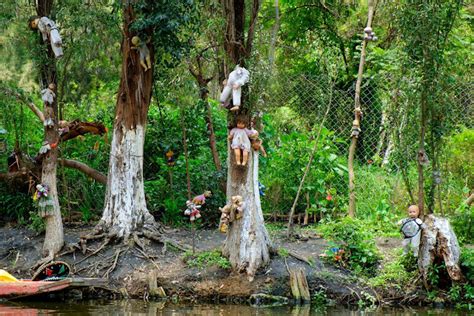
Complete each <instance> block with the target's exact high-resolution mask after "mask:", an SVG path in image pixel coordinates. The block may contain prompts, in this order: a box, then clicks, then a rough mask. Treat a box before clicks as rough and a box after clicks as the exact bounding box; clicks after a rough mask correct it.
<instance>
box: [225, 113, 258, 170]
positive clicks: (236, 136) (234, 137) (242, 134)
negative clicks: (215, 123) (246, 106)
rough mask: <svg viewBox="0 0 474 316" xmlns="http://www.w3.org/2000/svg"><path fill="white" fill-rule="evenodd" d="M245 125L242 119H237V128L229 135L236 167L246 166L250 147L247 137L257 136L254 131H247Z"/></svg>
mask: <svg viewBox="0 0 474 316" xmlns="http://www.w3.org/2000/svg"><path fill="white" fill-rule="evenodd" d="M246 125H247V124H246V123H245V120H244V119H243V118H241V117H240V118H237V126H236V127H234V128H233V129H232V130H231V131H230V133H229V140H230V141H231V145H230V147H231V148H232V149H233V150H234V154H235V160H236V164H237V166H245V165H247V161H248V158H249V152H250V146H251V144H250V139H249V137H253V135H255V134H257V136H258V133H257V131H256V130H254V129H248V128H246Z"/></svg>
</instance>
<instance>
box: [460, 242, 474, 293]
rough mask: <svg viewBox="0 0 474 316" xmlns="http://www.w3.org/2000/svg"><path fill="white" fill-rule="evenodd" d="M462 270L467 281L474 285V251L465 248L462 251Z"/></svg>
mask: <svg viewBox="0 0 474 316" xmlns="http://www.w3.org/2000/svg"><path fill="white" fill-rule="evenodd" d="M460 262H461V269H462V272H463V273H464V275H465V276H466V278H467V280H468V281H469V282H470V283H471V284H474V249H469V248H463V249H462V250H461V260H460Z"/></svg>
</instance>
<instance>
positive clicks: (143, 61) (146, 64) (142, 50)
mask: <svg viewBox="0 0 474 316" xmlns="http://www.w3.org/2000/svg"><path fill="white" fill-rule="evenodd" d="M146 44H147V43H145V42H144V41H142V40H141V39H140V37H138V36H134V37H132V45H133V46H132V47H131V49H136V50H137V51H138V53H139V54H140V65H141V66H142V67H143V68H144V69H145V71H147V70H148V69H151V56H150V50H149V49H148V46H146Z"/></svg>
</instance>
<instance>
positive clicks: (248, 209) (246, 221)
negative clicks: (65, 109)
mask: <svg viewBox="0 0 474 316" xmlns="http://www.w3.org/2000/svg"><path fill="white" fill-rule="evenodd" d="M230 153H231V154H230V155H229V159H228V160H229V161H228V164H229V169H228V172H227V178H228V181H227V198H228V200H230V197H231V196H234V195H241V196H242V197H243V199H244V212H243V217H242V218H241V219H240V220H235V221H233V222H232V224H231V225H230V227H229V231H228V233H227V238H226V240H225V245H224V249H223V253H224V255H226V256H228V257H229V260H230V263H231V264H232V267H233V268H234V270H237V271H240V272H242V271H246V272H247V275H248V276H249V279H250V280H252V279H253V276H254V275H255V272H256V271H257V269H258V268H259V267H261V266H263V265H265V264H267V263H268V262H269V261H270V248H271V241H270V237H269V235H268V232H267V229H266V228H265V225H264V221H263V213H262V208H261V205H260V193H259V191H258V156H259V155H258V152H254V151H251V152H250V153H249V161H248V167H246V168H239V167H237V166H235V165H234V163H233V161H235V156H234V154H233V151H230Z"/></svg>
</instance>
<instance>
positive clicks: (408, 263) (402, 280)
mask: <svg viewBox="0 0 474 316" xmlns="http://www.w3.org/2000/svg"><path fill="white" fill-rule="evenodd" d="M395 251H396V252H397V253H399V252H400V251H399V250H398V249H397V250H395ZM417 267H418V266H417V263H416V258H415V257H414V256H413V255H407V256H400V255H398V256H397V257H396V259H395V260H393V261H391V262H387V263H386V264H385V265H384V266H383V268H382V270H381V271H379V272H378V273H377V276H375V277H373V278H371V279H369V281H368V282H369V284H370V285H371V286H374V287H385V286H395V287H397V288H398V289H400V290H403V289H404V288H405V287H406V286H408V285H409V283H410V282H411V280H413V278H414V277H415V276H416V274H417V273H418V269H417Z"/></svg>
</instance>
